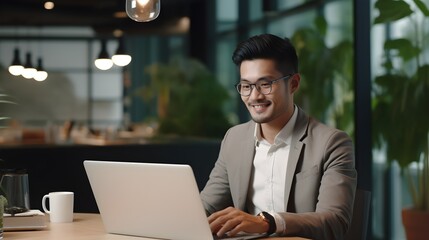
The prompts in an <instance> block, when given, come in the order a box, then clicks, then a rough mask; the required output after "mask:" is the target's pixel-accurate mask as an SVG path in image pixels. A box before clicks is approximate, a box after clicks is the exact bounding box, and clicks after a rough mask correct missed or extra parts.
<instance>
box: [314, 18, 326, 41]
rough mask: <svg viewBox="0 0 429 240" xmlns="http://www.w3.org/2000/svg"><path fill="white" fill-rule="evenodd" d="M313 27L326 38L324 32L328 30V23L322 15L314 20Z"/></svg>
mask: <svg viewBox="0 0 429 240" xmlns="http://www.w3.org/2000/svg"><path fill="white" fill-rule="evenodd" d="M314 25H315V26H316V28H317V30H318V31H319V32H320V34H321V35H322V36H326V31H327V29H328V23H327V22H326V19H325V17H324V16H323V15H319V16H317V17H316V18H315V19H314Z"/></svg>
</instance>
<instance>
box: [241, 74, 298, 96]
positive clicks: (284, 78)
mask: <svg viewBox="0 0 429 240" xmlns="http://www.w3.org/2000/svg"><path fill="white" fill-rule="evenodd" d="M293 75H295V73H291V74H288V75H286V76H283V77H280V78H277V79H274V80H268V81H266V82H265V83H264V84H269V85H270V91H269V92H268V93H263V92H261V91H260V89H261V86H259V87H258V85H260V82H261V81H257V82H256V83H246V84H249V86H250V92H249V94H247V95H243V94H242V93H241V92H240V90H239V88H238V87H239V86H240V85H241V84H242V83H241V82H239V83H237V84H235V89H236V90H237V92H238V94H240V95H241V96H243V97H248V96H250V95H251V94H252V91H253V89H255V88H256V90H257V91H258V92H259V93H260V94H263V95H268V94H270V93H271V92H272V91H273V83H276V82H278V81H280V80H289V79H290V78H291V77H292V76H293Z"/></svg>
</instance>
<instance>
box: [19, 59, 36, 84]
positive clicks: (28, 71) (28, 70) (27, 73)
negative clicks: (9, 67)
mask: <svg viewBox="0 0 429 240" xmlns="http://www.w3.org/2000/svg"><path fill="white" fill-rule="evenodd" d="M36 72H37V70H36V69H35V68H34V67H33V64H31V53H27V54H26V58H25V65H24V70H23V71H22V76H23V77H25V78H27V79H31V78H33V77H34V74H36Z"/></svg>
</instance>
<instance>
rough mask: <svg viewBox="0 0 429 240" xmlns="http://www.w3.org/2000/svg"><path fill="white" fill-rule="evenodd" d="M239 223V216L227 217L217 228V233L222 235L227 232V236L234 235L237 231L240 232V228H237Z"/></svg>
mask: <svg viewBox="0 0 429 240" xmlns="http://www.w3.org/2000/svg"><path fill="white" fill-rule="evenodd" d="M240 224H241V220H240V219H239V218H232V219H229V220H228V221H226V222H225V224H223V226H222V227H221V228H220V229H219V230H218V232H217V235H218V236H223V235H225V234H227V235H228V236H235V235H236V234H237V233H238V232H240V228H239V225H240ZM237 227H238V228H237Z"/></svg>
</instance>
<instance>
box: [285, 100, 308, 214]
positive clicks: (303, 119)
mask: <svg viewBox="0 0 429 240" xmlns="http://www.w3.org/2000/svg"><path fill="white" fill-rule="evenodd" d="M308 122H309V120H308V116H307V115H306V114H305V113H304V111H302V110H301V108H299V107H298V117H297V120H296V123H295V126H294V128H293V132H292V142H291V147H290V152H289V160H288V163H287V170H286V182H285V196H284V199H285V205H284V206H285V211H287V206H288V202H289V197H290V191H291V188H292V182H293V178H294V176H295V171H296V165H297V163H298V160H299V156H300V155H301V152H302V148H303V146H304V143H303V142H302V140H303V139H304V137H305V136H306V134H307V127H308Z"/></svg>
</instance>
